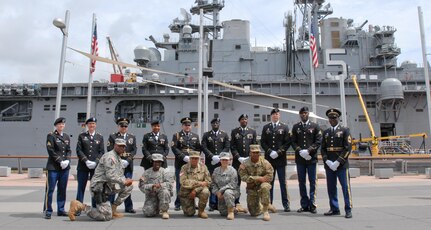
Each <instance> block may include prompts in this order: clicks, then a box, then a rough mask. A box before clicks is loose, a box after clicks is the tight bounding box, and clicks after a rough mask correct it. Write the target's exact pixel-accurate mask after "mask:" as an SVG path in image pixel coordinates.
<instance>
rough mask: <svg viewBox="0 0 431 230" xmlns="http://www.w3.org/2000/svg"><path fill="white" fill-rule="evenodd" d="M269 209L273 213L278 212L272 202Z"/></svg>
mask: <svg viewBox="0 0 431 230" xmlns="http://www.w3.org/2000/svg"><path fill="white" fill-rule="evenodd" d="M268 210H269V211H271V212H272V213H276V212H277V209H275V207H274V206H273V205H272V204H269V205H268Z"/></svg>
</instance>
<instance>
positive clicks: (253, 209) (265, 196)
mask: <svg viewBox="0 0 431 230" xmlns="http://www.w3.org/2000/svg"><path fill="white" fill-rule="evenodd" d="M273 174H274V169H273V168H272V166H271V164H270V163H269V162H268V161H267V160H265V158H264V157H262V156H261V157H259V161H258V162H257V163H253V162H251V160H250V158H249V159H247V160H246V161H244V163H243V164H242V166H240V168H239V175H240V176H241V180H242V181H244V182H246V183H247V189H246V191H247V207H248V210H249V212H250V214H251V215H252V216H258V215H260V214H261V212H262V207H261V206H262V205H263V206H268V205H269V204H270V196H269V191H270V189H271V184H270V183H268V182H264V183H259V182H257V181H255V180H256V179H258V178H259V177H266V178H267V181H272V179H273Z"/></svg>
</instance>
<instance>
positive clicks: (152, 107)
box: [107, 100, 165, 127]
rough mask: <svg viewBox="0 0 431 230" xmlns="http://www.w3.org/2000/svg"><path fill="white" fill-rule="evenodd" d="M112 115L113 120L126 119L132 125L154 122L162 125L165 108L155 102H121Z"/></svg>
mask: <svg viewBox="0 0 431 230" xmlns="http://www.w3.org/2000/svg"><path fill="white" fill-rule="evenodd" d="M108 112H110V111H107V113H108ZM113 114H114V119H116V118H118V117H126V118H128V119H129V120H130V122H131V123H134V124H143V123H151V122H152V121H155V120H159V121H160V122H161V123H163V121H164V120H165V108H164V106H163V104H162V103H160V102H159V101H156V100H123V101H120V102H119V103H118V104H117V105H116V107H115V113H113ZM141 127H143V126H142V125H141Z"/></svg>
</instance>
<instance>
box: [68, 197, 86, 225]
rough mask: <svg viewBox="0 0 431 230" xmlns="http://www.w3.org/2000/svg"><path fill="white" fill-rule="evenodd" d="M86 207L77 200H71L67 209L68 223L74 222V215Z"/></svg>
mask: <svg viewBox="0 0 431 230" xmlns="http://www.w3.org/2000/svg"><path fill="white" fill-rule="evenodd" d="M85 207H86V205H85V204H83V203H81V202H79V200H72V201H71V202H70V208H69V219H70V221H75V220H76V216H75V215H76V213H79V212H82V211H84V210H85Z"/></svg>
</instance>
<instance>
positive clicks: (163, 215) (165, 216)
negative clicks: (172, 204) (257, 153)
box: [162, 211, 169, 219]
mask: <svg viewBox="0 0 431 230" xmlns="http://www.w3.org/2000/svg"><path fill="white" fill-rule="evenodd" d="M162 219H169V214H168V212H167V211H165V212H163V213H162Z"/></svg>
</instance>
